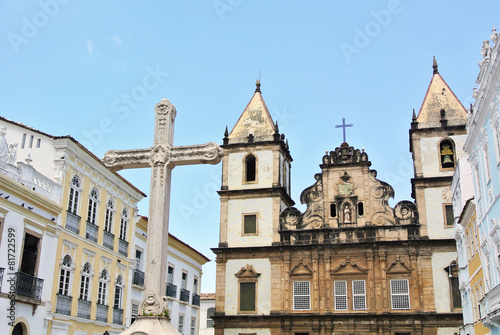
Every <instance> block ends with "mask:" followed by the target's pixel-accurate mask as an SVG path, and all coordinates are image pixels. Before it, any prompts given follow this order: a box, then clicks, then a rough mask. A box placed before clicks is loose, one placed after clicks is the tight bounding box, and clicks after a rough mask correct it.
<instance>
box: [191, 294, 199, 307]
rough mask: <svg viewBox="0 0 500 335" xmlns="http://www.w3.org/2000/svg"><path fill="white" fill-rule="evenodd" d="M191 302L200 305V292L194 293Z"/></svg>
mask: <svg viewBox="0 0 500 335" xmlns="http://www.w3.org/2000/svg"><path fill="white" fill-rule="evenodd" d="M191 304H193V305H195V306H200V296H199V295H198V294H196V293H193V300H192V302H191Z"/></svg>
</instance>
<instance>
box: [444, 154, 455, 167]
mask: <svg viewBox="0 0 500 335" xmlns="http://www.w3.org/2000/svg"><path fill="white" fill-rule="evenodd" d="M443 167H453V160H452V159H451V156H450V155H445V156H444V157H443Z"/></svg>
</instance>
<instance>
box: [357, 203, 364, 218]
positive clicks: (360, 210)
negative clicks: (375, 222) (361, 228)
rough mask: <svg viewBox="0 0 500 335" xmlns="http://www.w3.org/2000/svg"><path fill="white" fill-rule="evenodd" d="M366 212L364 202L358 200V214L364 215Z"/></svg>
mask: <svg viewBox="0 0 500 335" xmlns="http://www.w3.org/2000/svg"><path fill="white" fill-rule="evenodd" d="M364 214H365V207H364V206H363V203H362V202H358V215H359V216H363V215H364Z"/></svg>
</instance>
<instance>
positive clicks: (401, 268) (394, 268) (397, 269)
mask: <svg viewBox="0 0 500 335" xmlns="http://www.w3.org/2000/svg"><path fill="white" fill-rule="evenodd" d="M408 272H411V268H410V267H409V266H408V265H407V262H406V261H405V260H404V259H401V257H400V256H399V255H398V256H397V257H396V258H394V259H393V260H392V261H391V262H390V263H389V266H388V267H387V273H408Z"/></svg>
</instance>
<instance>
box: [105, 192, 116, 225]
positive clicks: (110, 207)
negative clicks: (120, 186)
mask: <svg viewBox="0 0 500 335" xmlns="http://www.w3.org/2000/svg"><path fill="white" fill-rule="evenodd" d="M114 212H115V204H114V203H113V199H109V200H108V203H107V204H106V217H105V218H104V230H105V231H107V232H108V233H111V229H112V225H113V214H114Z"/></svg>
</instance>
